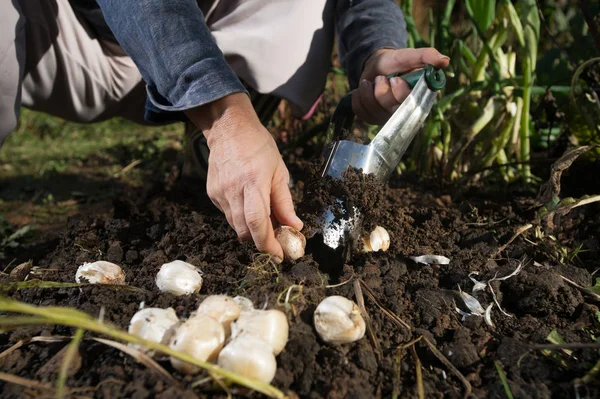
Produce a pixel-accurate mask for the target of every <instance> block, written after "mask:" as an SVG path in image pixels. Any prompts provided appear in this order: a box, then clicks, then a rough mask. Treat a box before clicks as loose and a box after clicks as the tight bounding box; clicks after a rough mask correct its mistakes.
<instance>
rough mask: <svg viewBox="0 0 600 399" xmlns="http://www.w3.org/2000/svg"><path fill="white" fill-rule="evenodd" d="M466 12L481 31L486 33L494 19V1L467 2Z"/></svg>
mask: <svg viewBox="0 0 600 399" xmlns="http://www.w3.org/2000/svg"><path fill="white" fill-rule="evenodd" d="M466 5H467V11H468V12H469V14H471V15H472V16H473V18H474V19H475V21H476V22H477V25H479V28H480V29H481V30H482V31H486V30H487V29H488V28H489V27H490V26H491V25H492V22H493V21H494V19H495V18H496V0H467V2H466Z"/></svg>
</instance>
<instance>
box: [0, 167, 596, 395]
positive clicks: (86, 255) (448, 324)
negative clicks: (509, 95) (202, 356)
mask: <svg viewBox="0 0 600 399" xmlns="http://www.w3.org/2000/svg"><path fill="white" fill-rule="evenodd" d="M288 164H289V165H290V171H291V173H292V175H293V176H294V182H295V185H294V187H293V191H294V197H295V199H296V201H297V204H299V205H298V209H299V213H300V215H301V216H302V217H303V218H304V220H305V221H306V224H307V231H310V230H311V229H314V228H315V226H316V217H317V216H318V215H320V212H322V210H323V206H324V205H327V204H331V194H334V195H336V196H337V197H341V198H343V199H344V201H346V202H347V203H349V204H351V205H356V206H358V207H359V208H360V210H361V212H362V213H363V214H364V215H366V217H365V218H364V223H363V228H364V229H365V231H369V229H371V228H372V227H373V226H375V225H381V226H383V227H385V228H386V229H387V230H388V231H389V233H390V236H391V246H390V249H389V250H388V251H387V252H385V253H382V252H377V253H367V254H364V253H360V252H355V253H354V255H353V256H351V257H349V258H348V260H347V261H346V262H343V264H342V265H341V267H340V268H339V269H335V268H333V267H332V266H331V265H330V264H328V260H327V258H324V257H322V256H321V257H319V256H318V254H317V253H315V252H311V251H308V253H307V255H306V256H305V257H303V258H301V259H299V260H298V261H296V262H290V263H284V264H281V265H279V266H277V268H274V267H272V266H271V265H269V264H268V263H266V262H264V261H262V260H261V259H262V258H256V257H255V255H256V250H255V248H254V247H253V245H252V244H251V243H241V242H239V241H238V240H237V237H236V235H235V233H234V231H233V230H232V229H231V228H230V227H229V226H228V224H227V222H226V220H225V218H224V217H223V216H222V215H221V214H220V213H219V212H218V211H217V210H216V209H215V208H214V206H213V205H212V203H211V202H210V201H209V200H208V199H207V197H206V196H205V195H204V192H203V189H202V188H201V187H202V186H201V185H198V184H197V183H192V182H189V181H185V180H181V181H179V182H178V183H176V184H174V185H173V184H170V185H169V186H168V187H165V185H164V182H160V181H158V182H155V183H154V184H155V187H154V188H152V189H148V190H143V191H140V190H126V189H125V190H123V192H122V193H120V194H119V196H118V197H116V199H115V201H114V204H113V205H114V206H113V212H112V217H107V218H100V217H89V216H74V217H71V218H70V219H69V221H68V224H67V225H66V226H64V228H63V229H62V230H61V234H60V239H59V240H58V242H56V241H53V245H52V246H44V245H39V244H38V245H37V246H36V247H35V248H36V250H35V251H33V252H27V253H23V254H21V255H17V258H18V260H27V259H29V258H31V259H32V260H33V263H34V265H35V266H37V268H36V269H35V270H36V274H35V275H33V276H34V277H36V278H38V279H43V280H46V281H63V282H73V281H74V276H75V271H76V269H77V267H78V266H79V265H81V264H82V263H83V262H90V261H94V260H107V261H111V262H114V263H117V264H120V265H121V266H122V267H123V269H124V271H125V273H126V281H127V284H129V285H131V286H135V287H138V288H140V289H142V290H141V291H125V290H114V289H109V288H105V287H101V286H94V287H81V288H61V289H42V288H30V289H23V290H18V291H17V290H14V289H12V290H9V291H8V292H5V294H7V295H8V296H10V297H11V298H14V299H17V300H20V301H24V302H26V303H30V304H34V305H37V306H55V305H56V306H70V307H73V308H76V309H79V310H81V311H84V312H87V313H89V314H90V315H94V316H98V315H99V314H100V313H101V312H102V314H103V315H104V316H103V317H104V320H106V321H107V322H111V323H114V324H115V325H116V326H119V327H121V328H123V329H127V326H128V323H129V320H130V319H131V317H132V315H133V314H134V313H135V312H136V311H137V310H138V308H139V306H140V303H142V302H143V303H144V304H145V306H153V307H172V308H174V309H175V311H176V312H177V314H178V315H179V316H180V317H182V318H185V317H188V316H189V315H190V313H191V312H192V311H194V310H195V308H196V306H197V305H198V303H199V302H200V301H201V300H202V299H203V298H204V297H205V296H206V295H209V294H229V295H244V296H247V297H249V298H250V299H252V300H253V301H254V302H255V304H256V305H257V306H260V307H262V306H267V307H269V308H279V309H282V310H284V311H286V312H287V314H288V317H289V322H290V337H289V341H288V344H287V346H286V348H285V350H284V351H283V352H282V353H281V354H280V355H279V356H278V358H277V361H278V370H277V374H276V377H275V380H274V381H273V384H274V385H275V386H276V387H278V388H279V389H281V390H284V391H287V392H290V393H294V394H296V395H298V396H299V397H302V398H370V397H377V398H378V397H385V398H388V397H392V395H393V393H394V392H396V393H398V395H399V397H417V396H418V383H417V382H418V380H417V378H416V366H415V365H416V359H415V357H414V355H413V354H412V353H413V352H411V350H410V348H406V349H404V350H402V349H399V348H401V347H402V346H403V345H404V344H406V343H408V342H410V341H411V340H413V339H416V338H419V337H421V336H423V337H425V338H426V339H427V340H429V341H430V342H431V343H432V344H433V345H435V347H437V349H438V350H439V351H440V352H441V354H443V356H444V357H445V358H446V359H447V360H448V361H449V362H450V363H451V364H452V365H453V366H454V367H455V368H456V370H457V371H458V372H459V373H460V374H462V376H464V378H465V379H466V381H468V382H469V384H470V385H471V387H472V395H473V396H475V397H498V398H499V397H505V387H504V386H503V384H502V382H501V379H500V377H499V373H498V371H497V368H496V367H497V366H498V367H501V369H503V370H504V373H505V374H506V377H507V380H508V386H509V387H510V390H511V391H512V394H513V396H514V397H516V398H549V397H554V398H562V397H572V395H573V392H574V391H573V389H574V388H573V380H575V379H576V378H581V377H583V376H584V375H585V374H586V373H587V372H588V371H589V369H590V368H591V366H592V365H593V364H595V363H596V362H598V361H599V360H600V355H599V353H598V350H593V349H574V350H573V351H572V352H570V355H568V354H566V353H565V352H560V351H555V352H551V353H550V355H547V354H544V353H543V352H541V351H539V350H538V351H530V350H528V349H529V348H528V345H530V344H544V343H546V344H547V343H548V341H547V340H546V338H547V336H548V335H549V333H550V332H551V331H552V330H553V329H556V330H557V332H558V333H559V334H560V336H561V337H562V338H563V339H564V340H565V341H566V342H582V343H590V342H594V339H595V338H594V336H593V335H594V334H596V336H597V334H598V332H599V331H600V320H599V319H598V317H599V316H598V315H599V313H598V303H594V302H593V301H592V300H591V299H590V298H589V297H588V296H584V294H583V293H582V291H581V290H579V289H577V288H575V287H574V286H572V285H570V284H569V283H567V282H566V281H565V280H563V279H562V278H561V275H562V276H565V277H567V278H569V279H570V280H572V281H574V282H575V283H577V284H579V285H581V286H583V287H588V286H592V285H593V284H594V280H595V276H594V275H593V273H595V272H597V269H598V268H600V261H598V257H597V255H598V249H599V248H600V212H598V211H599V210H600V208H599V207H598V206H596V205H594V204H592V205H589V206H584V207H580V208H576V209H574V210H573V211H572V212H571V213H570V214H568V215H566V216H564V217H563V218H562V219H561V222H560V224H559V226H558V227H557V228H556V231H554V232H552V233H553V238H554V239H544V240H542V239H539V238H536V235H535V232H534V230H535V229H530V230H529V231H527V232H525V233H524V234H523V235H521V236H520V237H518V238H516V239H515V240H514V241H513V242H512V243H511V244H510V245H508V246H507V247H506V249H505V250H504V251H502V252H501V253H500V254H497V251H498V248H499V247H500V246H501V245H503V244H505V243H507V242H508V241H509V239H510V238H511V236H512V235H513V234H514V232H515V229H516V228H517V227H519V226H521V225H524V224H526V223H529V222H530V221H531V220H533V218H534V216H535V209H532V208H531V205H532V204H533V198H534V196H533V195H532V194H531V193H529V194H527V193H524V192H522V193H519V192H515V191H513V190H504V191H501V190H498V189H494V188H490V187H487V188H486V187H480V188H474V189H467V188H464V187H463V188H461V187H441V186H439V185H437V184H436V183H435V182H428V181H419V180H416V179H414V178H412V177H411V176H402V177H395V178H394V179H393V180H392V181H391V182H389V184H388V185H386V186H381V185H379V184H378V183H376V182H374V181H372V180H370V179H369V178H365V177H364V176H362V175H358V174H352V176H354V177H349V178H348V180H347V181H346V183H345V184H340V183H339V182H335V181H331V180H324V179H315V178H314V172H315V171H317V170H318V166H316V167H310V166H311V165H310V164H309V163H308V161H303V160H301V159H298V158H297V157H296V158H293V159H292V158H290V160H289V162H288ZM568 178H570V176H568V174H567V176H565V179H568ZM593 184H595V186H594V185H593ZM593 184H591V185H590V186H588V191H587V193H594V188H597V187H598V179H597V178H596V180H595V182H593ZM566 186H568V185H566ZM577 189H581V186H578V187H577ZM542 230H543V229H542ZM546 234H548V232H546ZM318 238H319V236H318V234H317V235H314V236H313V238H312V239H311V240H314V239H318ZM309 241H310V240H309ZM580 245H581V248H580V251H579V253H578V255H577V256H576V257H574V258H573V259H572V260H566V259H564V258H563V259H562V261H561V259H560V254H561V247H564V248H569V249H570V250H574V249H575V248H577V247H579V246H580ZM309 248H310V245H309ZM423 254H435V255H443V256H446V257H448V258H450V259H451V261H450V264H449V265H424V264H417V263H415V262H414V261H412V260H411V259H410V257H411V256H415V255H423ZM176 259H180V260H184V261H186V262H189V263H192V264H194V265H196V266H198V267H199V268H200V269H202V272H203V277H204V284H203V286H202V289H201V291H200V294H199V295H193V296H188V297H175V296H173V295H170V294H162V293H160V292H159V291H158V289H157V287H156V284H155V282H154V279H155V276H156V273H157V271H158V269H159V268H160V266H161V265H162V264H163V263H165V262H167V261H172V260H176ZM519 262H522V263H523V268H522V271H521V272H520V273H519V274H518V275H516V276H514V277H512V278H510V279H507V280H503V281H500V280H496V281H494V282H492V283H491V286H492V287H493V289H494V292H495V295H496V298H497V301H498V303H500V304H501V306H502V309H503V310H504V311H505V312H506V313H507V314H508V315H505V314H503V313H502V312H501V311H500V310H499V309H498V307H497V306H494V308H493V309H492V313H491V316H492V320H493V324H494V325H493V326H488V325H487V324H486V322H485V321H484V318H483V317H479V316H469V317H466V318H464V319H463V318H462V317H461V315H460V314H458V313H457V311H456V307H458V308H460V309H461V310H463V311H468V310H467V308H466V306H465V304H464V302H463V301H462V300H461V296H460V295H461V294H460V293H459V287H460V289H462V290H463V291H464V292H468V293H471V289H472V288H473V282H472V280H471V279H470V277H474V278H476V279H477V280H480V281H487V280H489V279H491V278H493V277H494V276H497V277H501V276H506V275H508V274H510V273H511V272H513V271H514V270H515V269H516V268H517V266H518V264H519ZM331 263H332V264H335V260H333V259H331ZM16 264H18V262H15V263H14V264H13V265H11V266H10V267H9V268H8V269H7V270H5V271H6V272H7V273H8V272H10V270H11V269H12V268H13V267H14V266H15V265H16ZM4 266H6V265H4ZM3 269H4V267H3ZM2 278H3V281H4V282H7V281H9V280H10V278H9V277H6V276H4V277H2ZM30 278H31V275H30ZM356 279H360V280H361V281H362V282H364V284H365V285H366V287H368V288H369V289H370V291H372V293H373V294H374V296H375V298H376V299H377V301H378V303H379V304H380V305H382V306H384V307H385V308H387V309H388V310H389V311H390V312H392V313H394V314H395V315H397V316H398V317H400V318H401V319H402V320H404V321H405V322H406V323H408V325H410V327H411V328H410V329H408V328H403V327H400V326H399V325H397V324H395V323H394V322H393V321H392V319H391V318H389V317H388V316H386V314H384V313H383V312H382V311H381V310H380V308H379V307H378V305H377V304H376V303H375V302H374V301H373V300H372V299H371V298H370V297H368V296H367V297H365V305H366V310H367V312H368V314H369V318H370V323H371V326H372V330H373V333H374V339H375V341H376V342H377V343H378V346H379V347H380V349H381V351H380V352H379V351H378V350H376V349H375V348H376V347H375V346H374V342H373V340H372V339H370V338H369V337H368V336H365V338H363V339H361V340H359V341H357V342H355V343H352V344H346V345H341V346H335V347H334V346H330V345H327V344H325V343H324V342H322V341H321V340H320V339H319V337H318V336H317V334H316V332H315V330H314V327H313V323H312V316H313V312H314V309H315V307H316V305H317V304H318V303H319V301H320V300H322V299H323V298H324V297H325V296H326V295H343V296H345V297H347V298H350V299H353V300H355V301H356V298H355V289H354V284H353V282H352V280H356ZM348 281H350V283H346V284H343V283H344V282H348ZM330 284H334V285H336V286H334V287H330V288H328V287H327V285H330ZM292 285H301V286H302V291H301V295H299V296H293V299H292V300H291V301H290V302H289V303H287V304H283V303H281V298H283V297H285V295H281V294H282V293H283V294H285V293H286V291H287V290H288V288H289V287H290V286H292ZM473 295H474V296H475V297H476V298H477V299H478V300H479V301H480V302H481V304H482V305H483V307H484V308H486V307H487V306H488V304H491V303H493V297H492V295H491V294H490V292H489V291H488V290H486V291H478V292H476V293H473ZM73 332H74V331H73V330H72V329H70V328H66V327H60V326H56V327H55V326H39V327H28V328H19V329H16V330H14V331H10V332H6V333H4V334H0V351H2V350H5V349H7V348H9V347H10V346H12V345H14V344H15V343H17V342H19V341H20V340H23V339H26V338H30V337H34V336H40V335H42V336H50V335H54V336H65V335H66V336H69V335H72V334H73ZM66 344H67V342H58V343H26V344H24V345H23V346H22V347H20V348H18V349H16V350H14V351H13V352H11V353H10V354H9V355H7V356H2V357H0V371H2V372H5V373H10V374H14V375H18V376H20V377H23V378H28V379H32V380H36V381H41V382H46V383H50V384H52V383H54V381H55V380H56V375H57V372H58V369H59V368H60V366H58V365H57V364H60V363H57V360H56V359H57V356H58V358H59V359H60V356H62V355H61V354H60V351H61V350H63V348H64V347H65V345H66ZM415 349H416V350H415V352H414V354H416V355H417V356H418V359H419V361H420V362H421V364H422V365H423V369H422V373H423V376H422V384H423V389H424V393H425V397H428V398H442V397H448V398H460V397H463V395H464V393H465V388H464V385H463V383H462V382H461V380H460V379H459V378H458V377H457V375H456V374H455V373H454V372H453V371H452V370H451V369H449V368H448V367H447V365H446V364H444V363H443V362H442V361H440V359H439V357H438V356H436V355H435V354H434V352H432V351H431V350H430V349H429V346H427V345H426V343H425V342H424V341H423V339H421V341H419V342H417V343H416V344H415ZM57 354H58V355H57ZM79 355H80V363H79V364H74V366H73V369H72V370H71V372H70V373H69V374H70V377H69V378H68V380H67V385H68V387H70V388H76V387H92V388H93V389H92V390H91V391H82V392H81V395H83V396H89V397H98V398H120V397H123V398H125V397H127V398H146V397H154V398H171V397H184V398H194V397H213V396H217V397H220V396H223V397H225V395H224V394H223V393H222V391H220V390H219V389H218V387H216V386H213V385H211V383H208V384H204V385H201V386H199V387H196V388H192V387H191V385H192V383H193V382H194V381H196V380H198V379H200V378H202V377H204V376H203V375H199V376H193V377H192V376H183V375H180V374H179V373H178V372H176V371H175V370H174V369H172V368H171V366H170V364H169V363H168V362H161V364H162V365H163V366H164V367H165V368H166V369H167V370H169V371H170V372H172V373H173V375H174V376H175V377H176V378H177V379H179V380H181V381H182V382H183V383H182V386H181V387H176V386H172V385H169V384H167V383H165V382H163V381H162V380H161V379H159V378H157V376H156V374H154V373H153V372H152V371H150V370H149V369H147V368H146V367H145V366H143V365H142V364H140V363H138V362H136V361H135V360H133V359H132V358H130V357H129V356H127V355H124V354H122V353H121V352H119V351H118V350H116V349H113V348H110V347H108V346H105V345H103V344H101V343H98V342H94V341H90V340H84V341H83V342H82V344H81V346H80V348H79ZM596 381H597V380H596ZM583 388H585V389H586V390H587V392H586V393H580V394H581V395H586V396H585V397H598V395H600V390H599V389H600V385H599V384H598V383H597V382H596V383H595V385H594V383H591V384H588V385H587V386H583V387H582V389H583ZM0 392H1V396H2V397H3V398H17V397H40V395H41V393H40V392H39V391H36V390H35V389H33V388H24V387H22V386H20V385H17V384H12V383H4V382H0ZM233 392H234V393H238V394H240V395H243V394H248V392H245V391H243V390H239V389H237V390H236V389H235V388H234V391H233ZM251 396H256V395H251ZM582 397H583V396H582Z"/></svg>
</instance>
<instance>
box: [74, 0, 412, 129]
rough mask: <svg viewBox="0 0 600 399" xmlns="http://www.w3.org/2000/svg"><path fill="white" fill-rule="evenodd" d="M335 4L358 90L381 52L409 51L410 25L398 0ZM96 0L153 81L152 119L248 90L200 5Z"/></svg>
mask: <svg viewBox="0 0 600 399" xmlns="http://www.w3.org/2000/svg"><path fill="white" fill-rule="evenodd" d="M332 1H334V0H332ZM335 1H336V5H335V30H336V35H337V37H338V43H339V55H340V61H341V64H342V66H343V68H344V69H345V70H346V71H347V73H348V78H349V82H350V86H351V87H352V88H354V87H356V85H357V83H358V79H359V77H360V74H361V72H362V68H363V65H364V62H365V61H366V59H367V58H368V57H369V56H370V55H371V54H372V53H373V52H374V51H375V50H378V49H380V48H403V47H405V46H406V36H407V35H406V25H405V21H404V17H403V15H402V12H401V10H400V8H399V7H398V5H397V4H396V2H395V1H394V0H335ZM71 2H72V3H77V1H76V0H71ZM97 2H98V4H99V6H100V8H101V9H102V13H103V14H104V17H105V19H106V22H107V24H108V26H109V27H110V29H111V30H112V32H113V33H114V35H115V37H116V39H117V41H118V42H119V43H120V45H121V46H122V47H123V48H124V50H125V51H126V52H127V53H128V54H129V56H130V57H131V58H132V59H133V61H134V62H135V64H136V65H137V67H138V69H139V70H140V72H141V74H142V76H143V78H144V80H145V82H146V84H147V94H148V98H147V102H146V119H148V120H149V121H152V122H157V123H161V122H170V121H174V120H185V116H184V115H183V112H182V111H185V110H188V109H191V108H194V107H197V106H200V105H203V104H206V103H209V102H212V101H215V100H218V99H220V98H222V97H225V96H227V95H228V94H232V93H235V92H245V91H246V90H245V88H244V86H243V84H242V83H241V82H240V80H239V79H238V77H237V76H236V74H235V73H234V72H233V70H232V69H231V68H230V67H229V65H228V64H227V62H226V61H225V58H224V56H223V53H222V52H221V50H220V49H219V48H218V46H217V45H216V43H215V41H214V39H213V37H212V35H211V32H210V30H209V29H208V27H207V26H206V23H205V22H204V15H203V13H202V11H201V10H200V7H199V6H198V4H197V2H196V0H127V1H124V0H97Z"/></svg>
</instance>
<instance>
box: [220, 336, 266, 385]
mask: <svg viewBox="0 0 600 399" xmlns="http://www.w3.org/2000/svg"><path fill="white" fill-rule="evenodd" d="M218 365H219V367H222V368H224V369H225V370H229V371H232V372H234V373H236V374H239V375H242V376H244V377H247V378H254V379H257V380H260V381H264V382H266V383H270V382H271V381H272V380H273V378H274V377H275V372H276V371H277V360H276V359H275V355H274V354H273V351H272V350H271V346H270V345H269V344H267V343H266V342H264V341H263V340H261V339H260V338H258V337H254V336H252V335H246V334H244V335H241V336H239V337H238V338H236V339H234V340H233V341H231V342H230V343H228V344H227V345H226V346H225V348H223V350H222V351H221V353H220V354H219V360H218Z"/></svg>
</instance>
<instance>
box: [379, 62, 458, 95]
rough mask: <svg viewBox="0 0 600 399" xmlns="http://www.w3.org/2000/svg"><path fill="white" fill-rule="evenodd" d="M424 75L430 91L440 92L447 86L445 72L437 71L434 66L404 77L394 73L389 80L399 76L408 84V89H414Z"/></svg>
mask: <svg viewBox="0 0 600 399" xmlns="http://www.w3.org/2000/svg"><path fill="white" fill-rule="evenodd" d="M423 74H425V81H426V82H427V86H428V87H429V89H430V90H432V91H438V90H441V89H443V88H444V87H445V86H446V75H445V74H444V71H442V70H441V69H435V68H434V67H433V66H432V65H427V66H426V67H425V68H423V69H419V70H417V71H413V72H410V73H407V74H404V75H401V74H400V73H394V74H391V75H388V76H387V78H388V79H391V78H393V77H396V76H397V77H399V78H401V79H402V80H404V81H406V83H408V87H410V88H411V89H413V88H414V87H415V85H416V84H417V82H418V81H419V79H421V76H423Z"/></svg>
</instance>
